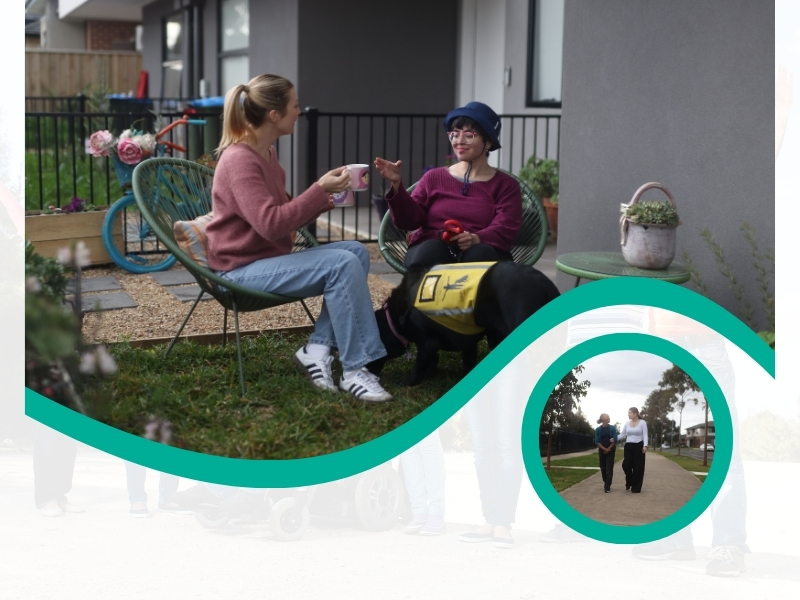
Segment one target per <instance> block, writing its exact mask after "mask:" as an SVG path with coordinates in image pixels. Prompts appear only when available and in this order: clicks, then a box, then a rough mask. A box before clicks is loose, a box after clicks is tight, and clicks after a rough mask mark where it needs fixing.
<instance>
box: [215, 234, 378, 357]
mask: <svg viewBox="0 0 800 600" xmlns="http://www.w3.org/2000/svg"><path fill="white" fill-rule="evenodd" d="M219 274H220V275H221V276H222V277H224V278H226V279H229V280H230V281H233V282H234V283H238V284H239V285H243V286H245V287H249V288H252V289H256V290H260V291H264V292H271V293H274V294H281V295H284V296H291V297H295V298H308V297H311V296H319V295H320V294H321V295H322V296H323V302H322V311H321V312H320V315H319V318H318V319H317V322H316V325H315V326H314V333H313V334H311V337H310V338H309V342H311V343H314V344H323V345H325V346H330V347H331V348H337V349H338V350H339V360H340V361H341V363H342V367H343V368H344V370H346V371H354V370H356V369H359V368H361V367H363V366H364V365H366V364H368V363H370V362H372V361H373V360H377V359H379V358H382V357H384V356H386V349H385V348H384V347H383V344H382V343H381V336H380V333H379V332H378V324H377V322H376V321H375V314H374V312H373V309H372V299H371V298H370V295H369V287H368V286H367V275H368V274H369V252H368V251H367V249H366V248H365V247H364V245H363V244H362V243H361V242H334V243H332V244H326V245H324V246H316V247H314V248H306V249H305V250H299V251H297V252H292V253H291V254H285V255H283V256H275V257H272V258H264V259H261V260H257V261H255V262H253V263H250V264H249V265H245V266H243V267H239V268H238V269H233V270H232V271H227V272H220V273H219ZM332 316H333V318H332Z"/></svg>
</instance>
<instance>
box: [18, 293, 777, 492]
mask: <svg viewBox="0 0 800 600" xmlns="http://www.w3.org/2000/svg"><path fill="white" fill-rule="evenodd" d="M619 304H637V305H642V306H653V307H657V308H664V309H667V310H671V311H673V312H676V313H680V314H682V315H685V316H687V317H689V318H691V319H694V320H696V321H698V322H700V323H703V324H704V325H706V326H707V327H709V328H711V329H713V330H715V331H717V332H718V333H720V334H722V335H723V336H725V337H726V338H728V339H729V340H730V341H731V342H732V343H734V344H736V345H737V346H738V347H739V348H741V349H742V350H743V351H744V352H745V353H747V354H748V355H749V356H750V357H751V358H752V359H753V360H755V361H756V362H757V363H758V364H759V365H760V366H761V367H762V368H763V369H764V370H765V371H766V372H767V373H769V374H770V375H771V376H772V377H774V376H775V352H774V351H773V350H772V349H771V348H770V347H769V346H767V344H765V343H764V342H763V341H762V340H761V339H760V338H759V337H758V336H757V335H756V334H755V333H753V332H752V331H751V330H750V329H749V328H748V327H747V326H746V325H745V324H744V323H742V322H741V321H740V320H739V319H737V318H736V317H734V316H733V315H732V314H730V313H729V312H728V311H726V310H725V309H723V308H722V307H721V306H719V305H717V304H715V303H714V302H711V301H710V300H708V299H707V298H704V297H703V296H701V295H699V294H697V293H695V292H692V291H691V290H687V289H684V288H682V287H680V286H677V285H673V284H670V283H664V282H660V281H651V280H646V279H639V278H618V279H606V280H603V281H596V282H593V283H591V284H589V285H585V286H581V287H578V288H576V289H574V290H571V291H569V292H566V293H565V294H563V295H562V296H560V297H559V298H557V299H556V300H554V301H552V302H550V303H549V304H548V305H547V306H545V307H544V308H542V309H541V310H539V311H538V312H537V313H536V314H534V315H533V316H532V317H531V318H530V319H528V320H527V321H526V322H525V323H523V324H522V325H521V326H520V327H518V328H517V329H516V330H515V331H514V333H512V334H511V335H510V336H508V338H506V339H505V340H504V341H503V343H502V344H500V345H499V346H498V347H497V348H495V349H494V351H493V352H491V353H490V354H489V355H488V356H487V357H486V358H484V359H483V360H482V361H481V362H480V363H479V364H478V366H477V367H475V369H473V370H472V372H471V373H470V374H469V375H467V376H466V377H464V379H462V380H461V381H460V382H459V383H458V384H456V385H455V386H453V388H452V389H451V390H450V391H449V392H447V393H446V394H445V395H444V396H442V397H441V398H440V399H439V400H437V401H436V402H435V403H434V404H433V405H431V406H430V407H428V408H427V409H426V410H424V411H423V412H421V413H420V414H419V415H417V416H416V417H414V418H413V419H411V420H409V421H408V422H407V423H405V424H403V425H401V426H400V427H398V428H397V429H395V430H394V431H391V432H389V433H386V434H385V435H382V436H381V437H379V438H376V439H374V440H372V441H369V442H366V443H364V444H361V445H360V446H357V447H355V448H350V449H348V450H343V451H341V452H335V453H332V454H327V455H324V456H315V457H313V458H299V459H293V460H248V459H241V458H227V457H220V456H211V455H207V454H201V453H198V452H192V451H189V450H181V449H179V448H173V447H170V446H164V445H162V444H158V443H156V442H152V441H149V440H146V439H144V438H141V437H138V436H135V435H132V434H129V433H126V432H124V431H120V430H118V429H115V428H113V427H110V426H108V425H105V424H103V423H100V422H98V421H95V420H93V419H90V418H88V417H85V416H83V415H81V414H79V413H76V412H74V411H71V410H69V409H67V408H64V407H62V406H60V405H58V404H56V403H55V402H52V401H51V400H48V399H46V398H44V397H43V396H40V395H39V394H37V393H36V392H34V391H32V390H30V389H26V390H25V414H27V415H28V416H29V417H31V418H33V419H35V420H37V421H39V422H41V423H43V424H44V425H47V426H48V427H52V428H53V429H56V430H58V431H60V432H61V433H63V434H65V435H68V436H70V437H73V438H75V439H77V440H79V441H81V442H83V443H85V444H88V445H89V446H92V447H94V448H97V449H99V450H102V451H104V452H108V453H109V454H113V455H115V456H118V457H120V458H123V459H125V460H130V461H133V462H136V463H139V464H142V465H144V466H146V467H150V468H153V469H156V470H159V471H163V472H166V473H173V474H175V475H178V476H181V477H187V478H189V479H197V480H200V481H207V482H213V483H220V484H224V485H233V486H249V487H295V486H302V485H313V484H317V483H325V482H328V481H333V480H336V479H342V478H344V477H349V476H351V475H354V474H356V473H361V472H363V471H366V470H368V469H370V468H372V467H375V466H377V465H379V464H382V463H384V462H386V461H388V460H390V459H392V458H393V457H395V456H397V455H398V454H400V453H401V452H403V451H404V450H406V449H408V448H410V447H411V446H413V445H414V444H416V443H417V442H419V441H420V440H421V439H423V438H424V437H425V436H427V435H429V434H430V433H431V432H432V431H434V430H435V429H436V428H438V427H439V426H440V425H442V424H443V423H444V422H445V421H447V419H448V418H450V417H451V416H452V415H453V414H455V413H456V411H458V410H459V409H460V408H461V407H462V406H464V405H465V404H466V403H467V402H468V401H469V400H470V399H471V398H472V397H473V396H474V395H475V393H476V392H477V391H478V390H480V389H481V388H482V387H483V386H485V385H486V384H487V383H488V382H489V381H490V380H491V379H492V378H493V377H494V376H495V375H496V374H497V373H498V372H500V371H501V370H502V369H503V367H505V366H506V365H507V364H508V363H509V362H510V361H511V360H512V359H513V358H514V357H516V356H517V355H518V354H519V353H520V352H522V351H523V350H524V349H525V348H527V347H528V346H529V345H530V344H531V343H532V342H533V341H535V340H536V339H537V338H539V337H540V336H541V335H542V334H544V333H545V332H547V331H549V330H550V329H552V328H553V327H555V326H556V325H558V324H560V323H562V322H564V321H565V320H567V319H569V318H571V317H574V316H576V315H579V314H581V313H583V312H586V311H588V310H593V309H596V308H602V307H605V306H615V305H619Z"/></svg>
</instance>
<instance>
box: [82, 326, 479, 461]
mask: <svg viewBox="0 0 800 600" xmlns="http://www.w3.org/2000/svg"><path fill="white" fill-rule="evenodd" d="M306 340H307V338H306V337H305V336H297V335H288V334H271V335H263V336H259V337H257V338H244V339H243V340H242V345H243V356H244V360H245V378H246V381H247V396H246V397H245V398H240V397H239V373H238V366H237V362H236V345H235V343H229V344H228V345H227V346H226V347H225V348H224V349H223V348H222V347H221V345H213V346H205V345H200V344H195V343H191V342H188V343H180V344H178V345H177V346H176V347H175V348H174V349H173V351H172V353H171V354H170V355H169V356H168V357H166V358H165V357H164V347H163V346H160V347H154V348H147V349H145V348H134V347H131V346H130V345H129V344H120V345H117V346H114V347H113V348H112V353H113V355H114V356H115V358H116V359H117V362H118V364H119V372H118V374H117V375H116V376H115V377H113V378H109V379H104V380H98V381H96V382H95V384H94V385H93V386H92V387H91V388H90V389H89V390H88V391H86V392H85V393H84V396H85V397H84V399H85V401H86V403H87V404H88V405H89V407H90V414H91V416H93V417H95V418H97V419H98V420H100V421H102V422H104V423H107V424H109V425H112V426H114V427H117V428H119V429H122V430H125V431H128V432H130V433H134V434H136V435H142V433H143V432H144V426H145V423H146V422H147V421H148V419H150V418H152V417H157V418H162V419H166V420H168V421H170V423H172V430H173V441H172V444H173V445H175V446H177V447H180V448H185V449H190V450H194V451H197V452H204V453H208V454H216V455H222V456H231V457H237V458H238V457H241V458H275V459H277V458H280V459H285V458H297V457H306V456H315V455H320V454H326V453H329V452H335V451H338V450H344V449H346V448H351V447H353V446H357V445H359V444H362V443H364V442H366V441H369V440H371V439H374V438H376V437H378V436H380V435H383V434H384V433H387V432H389V431H391V430H393V429H395V428H396V427H398V426H399V425H402V424H403V423H405V422H406V421H408V420H409V419H410V418H412V417H414V416H416V415H417V414H419V413H420V412H421V411H422V410H424V409H425V408H427V407H428V406H430V405H431V404H432V403H433V402H435V401H436V400H437V399H438V398H440V397H441V396H442V395H444V394H445V392H447V390H449V389H450V388H451V387H452V386H453V385H455V384H456V383H457V382H458V381H459V380H460V378H461V358H460V355H458V354H456V353H449V352H442V353H441V361H440V366H439V376H438V377H436V378H435V379H434V380H432V381H426V382H425V383H424V384H422V385H420V386H417V387H414V388H404V387H401V386H400V383H401V382H402V380H403V379H404V378H405V377H406V376H407V374H408V372H409V371H410V369H411V363H410V362H408V361H406V360H403V359H402V358H401V359H397V360H394V361H391V362H390V363H388V364H387V366H386V367H385V368H384V373H383V374H382V376H381V384H382V385H384V387H386V389H388V390H389V391H390V392H391V393H392V395H393V396H394V398H395V399H394V401H392V402H385V403H378V404H369V403H366V404H365V403H362V402H359V401H356V400H355V399H353V397H352V396H350V395H349V394H345V393H339V394H335V393H330V392H322V391H318V390H317V389H316V388H314V387H312V385H311V383H310V382H309V381H308V380H307V379H306V378H305V377H304V376H303V375H301V374H300V372H299V371H298V369H297V367H296V366H295V365H294V364H293V362H292V356H293V354H294V352H295V351H296V350H297V349H298V348H299V347H300V346H301V345H303V344H304V343H305V342H306ZM485 354H486V346H485V344H481V346H480V356H484V355H485ZM335 364H337V363H335ZM340 376H341V370H340V367H339V369H338V370H337V368H336V367H335V368H334V377H335V378H336V380H337V382H338V378H339V377H340Z"/></svg>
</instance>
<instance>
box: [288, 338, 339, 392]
mask: <svg viewBox="0 0 800 600" xmlns="http://www.w3.org/2000/svg"><path fill="white" fill-rule="evenodd" d="M332 362H333V356H332V355H330V354H329V355H328V356H326V357H325V358H312V357H311V355H310V354H309V353H308V352H306V347H305V346H303V347H302V348H300V350H298V351H297V352H295V353H294V364H296V365H297V366H298V368H299V369H300V370H301V371H302V372H303V373H305V375H306V377H308V378H309V379H310V380H311V383H312V384H313V385H314V387H317V388H319V389H321V390H327V391H329V392H338V391H339V390H338V389H336V384H334V383H333V374H332V373H331V363H332Z"/></svg>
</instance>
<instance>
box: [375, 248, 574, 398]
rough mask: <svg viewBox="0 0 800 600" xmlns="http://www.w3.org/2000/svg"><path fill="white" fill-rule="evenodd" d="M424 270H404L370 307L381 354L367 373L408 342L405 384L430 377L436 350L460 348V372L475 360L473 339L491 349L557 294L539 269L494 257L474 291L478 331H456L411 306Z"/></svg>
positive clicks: (377, 370)
mask: <svg viewBox="0 0 800 600" xmlns="http://www.w3.org/2000/svg"><path fill="white" fill-rule="evenodd" d="M464 264H468V263H464ZM428 272H429V269H423V268H420V269H412V270H409V272H408V273H406V275H405V276H404V277H403V280H402V281H401V282H400V285H399V286H398V287H397V288H395V289H394V290H392V293H391V295H390V296H389V298H388V300H387V301H386V304H385V305H384V307H383V308H382V309H380V310H377V311H375V319H376V320H377V322H378V328H379V330H380V334H381V341H382V342H383V345H384V347H385V348H386V352H387V354H386V356H385V357H384V358H380V359H378V360H376V361H373V362H372V363H370V364H368V365H367V368H368V369H369V370H370V371H371V372H372V373H375V374H377V373H380V371H381V369H382V368H383V365H384V364H385V363H386V362H387V361H389V360H392V359H394V358H397V357H398V356H402V355H403V354H404V353H405V352H406V351H407V349H408V346H409V345H410V344H411V343H413V344H415V345H416V347H417V358H416V361H415V363H414V368H413V369H412V371H411V374H410V375H409V377H408V379H406V381H405V385H418V384H419V383H421V382H422V381H423V380H424V379H426V378H429V377H432V376H433V374H434V373H435V371H436V366H437V364H438V362H439V350H446V351H451V352H457V351H460V352H462V362H463V367H464V374H465V375H466V374H467V373H469V371H471V370H472V368H473V367H475V365H476V364H477V363H478V342H479V341H480V340H481V338H483V336H484V335H485V336H486V340H487V342H488V345H489V349H490V350H492V349H494V348H495V347H496V346H497V345H498V344H500V342H502V341H503V340H504V339H505V338H506V337H507V336H508V335H509V334H510V333H511V332H512V331H514V329H516V328H517V327H518V326H519V325H520V324H522V323H523V322H524V321H525V320H526V319H527V318H528V317H530V316H531V315H532V314H533V313H535V312H536V311H537V310H539V309H540V308H541V307H542V306H544V305H545V304H547V303H548V302H550V301H551V300H553V299H554V298H556V297H558V295H559V292H558V289H557V288H556V286H555V284H553V282H552V281H550V279H548V278H547V276H546V275H545V274H544V273H542V272H541V271H538V270H536V269H534V268H533V267H528V266H525V265H520V264H517V263H513V262H498V263H496V264H494V265H493V266H491V267H490V268H489V270H487V271H486V274H485V275H484V276H483V278H482V279H481V281H480V286H479V287H478V290H477V294H476V296H475V305H474V319H475V325H477V326H478V327H482V328H484V331H482V332H480V333H472V334H465V333H458V332H456V331H453V330H452V329H449V328H448V327H445V326H444V325H442V324H440V323H438V322H436V321H434V320H433V319H432V318H430V317H429V316H426V315H425V314H423V313H422V312H421V311H420V310H419V309H417V308H414V301H415V299H416V298H417V297H418V292H419V287H420V284H421V283H422V282H423V280H424V279H425V276H426V275H427V274H428ZM451 287H452V286H451Z"/></svg>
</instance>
